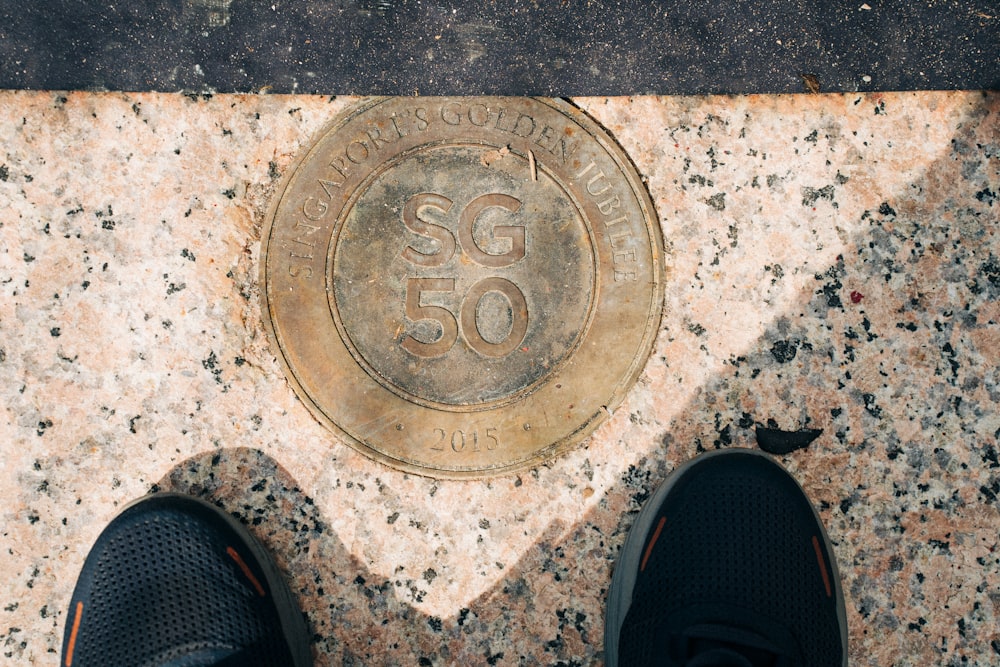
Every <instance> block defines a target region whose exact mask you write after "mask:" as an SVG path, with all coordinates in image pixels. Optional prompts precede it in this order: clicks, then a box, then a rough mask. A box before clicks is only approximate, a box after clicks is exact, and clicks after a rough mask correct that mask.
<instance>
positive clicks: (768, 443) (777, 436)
mask: <svg viewBox="0 0 1000 667" xmlns="http://www.w3.org/2000/svg"><path fill="white" fill-rule="evenodd" d="M822 432H823V429H819V428H804V429H802V430H799V431H782V430H781V429H777V428H765V427H763V426H758V427H757V444H758V445H760V448H761V449H763V450H764V451H765V452H768V453H769V454H779V455H780V454H788V453H789V452H794V451H795V450H796V449H803V448H805V447H808V446H809V445H810V444H811V443H812V441H813V440H815V439H816V438H818V437H819V434H820V433H822Z"/></svg>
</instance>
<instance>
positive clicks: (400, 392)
mask: <svg viewBox="0 0 1000 667" xmlns="http://www.w3.org/2000/svg"><path fill="white" fill-rule="evenodd" d="M451 146H475V147H482V148H488V149H489V148H491V149H494V150H499V149H500V148H503V147H502V146H496V145H493V144H488V143H484V142H478V143H473V142H455V141H444V142H429V143H426V144H421V145H420V146H418V147H416V148H414V149H411V150H408V151H405V152H402V153H397V154H395V155H394V156H392V157H391V158H389V159H388V160H385V161H383V162H381V163H380V164H379V166H378V167H376V168H375V169H372V170H371V173H369V174H368V176H367V177H366V178H365V179H364V181H363V182H362V183H361V184H360V185H359V186H358V187H357V188H355V190H354V191H353V192H352V193H351V196H350V198H349V199H348V200H347V201H346V202H345V203H344V206H343V208H342V209H341V210H340V214H339V215H338V218H337V221H336V222H335V223H334V230H333V234H332V238H331V242H330V249H329V253H328V255H329V259H328V260H327V266H326V281H327V284H329V283H330V282H331V281H332V277H333V274H334V272H335V266H334V256H335V255H336V252H337V245H338V240H339V236H340V233H341V231H342V230H343V226H344V222H345V220H346V218H347V217H348V216H350V215H351V212H352V209H353V208H354V205H355V204H356V203H357V201H358V200H359V199H360V198H361V197H362V196H363V195H364V192H365V189H366V188H367V187H368V186H370V185H371V184H372V183H373V182H374V181H375V180H376V179H378V178H379V177H380V176H382V175H383V174H385V173H386V172H387V171H388V170H390V169H392V168H393V167H394V166H396V165H397V164H399V163H401V162H402V161H404V160H406V159H407V158H409V157H412V156H413V155H415V154H417V153H419V152H423V151H431V150H438V149H442V148H449V147H451ZM521 157H523V158H524V159H525V160H527V159H528V158H527V156H521ZM538 169H539V170H542V169H544V170H545V172H546V173H547V174H548V176H549V178H551V179H552V181H553V182H554V183H555V184H556V185H557V186H558V187H559V189H560V190H561V191H562V193H563V194H564V195H565V197H566V199H568V200H569V201H570V202H572V204H573V207H574V209H575V210H576V213H577V215H578V216H579V218H580V221H581V223H582V225H583V227H584V229H585V230H586V233H587V237H588V239H589V241H590V248H589V249H590V256H591V260H592V262H593V264H594V278H593V280H592V283H593V284H592V286H591V287H592V292H593V294H592V295H591V298H590V300H589V301H588V303H587V315H586V318H585V320H584V323H583V326H582V327H581V329H580V332H579V333H578V334H577V336H576V339H575V340H574V341H573V344H572V346H571V347H570V348H569V349H568V350H566V352H565V353H564V354H563V355H562V358H561V359H559V361H558V362H557V363H556V364H555V365H554V366H553V367H552V368H550V369H549V370H548V371H547V372H546V373H545V374H543V375H541V376H539V377H538V378H537V379H536V380H534V381H533V382H532V383H531V384H529V385H528V386H526V387H522V388H521V389H518V390H517V391H514V392H511V393H510V394H509V395H508V396H504V397H502V398H497V399H494V400H491V401H485V402H481V403H475V404H472V405H450V404H448V403H440V402H437V401H434V400H431V399H427V398H423V397H421V396H417V395H415V394H412V393H410V392H408V391H406V389H404V388H402V387H399V386H397V385H396V384H395V383H393V382H392V381H391V380H390V379H389V378H385V377H383V376H382V374H381V373H379V372H378V370H376V369H375V368H373V367H372V365H371V364H370V363H369V362H368V360H367V359H365V358H364V355H363V354H361V351H360V350H358V349H357V345H356V344H355V343H354V341H353V340H352V338H351V335H350V332H348V331H347V328H346V327H345V326H344V323H343V321H342V320H341V317H340V313H339V312H338V311H337V309H336V308H335V307H334V304H335V297H334V294H333V292H332V290H330V291H329V293H328V298H329V302H330V314H331V316H332V318H333V321H334V323H335V324H336V326H337V330H338V331H339V332H340V337H341V339H342V340H343V342H344V344H345V345H346V346H347V349H348V350H350V352H351V356H352V357H354V360H355V361H356V362H357V363H358V364H359V365H360V366H361V367H362V368H364V369H365V371H366V372H367V373H368V375H369V376H370V377H371V378H372V379H373V380H375V381H376V382H378V383H379V384H380V385H382V386H383V387H385V388H386V389H387V390H389V391H391V392H392V393H394V394H396V395H397V396H399V397H400V398H403V399H405V400H408V401H411V402H413V403H415V404H417V405H420V406H423V407H425V408H432V409H435V410H445V411H448V412H465V413H468V412H480V411H484V410H493V409H496V408H502V407H504V406H506V405H511V404H513V403H516V402H517V401H519V400H521V399H522V398H523V397H524V396H526V395H528V394H530V393H531V392H533V391H535V390H536V389H537V388H538V387H540V386H542V385H543V384H545V383H546V382H547V381H548V378H549V377H551V376H553V375H555V374H556V373H557V371H558V370H559V368H560V367H562V366H563V365H564V364H565V363H566V362H567V361H568V360H569V359H570V358H572V356H573V355H574V354H575V353H576V351H577V350H578V349H579V348H580V345H581V343H582V342H583V340H584V339H585V338H586V336H587V331H588V330H589V329H590V324H591V322H592V321H593V319H594V306H595V302H596V292H597V286H598V274H599V271H598V267H597V264H598V262H597V258H596V256H595V255H596V252H595V246H596V240H595V238H594V230H593V229H591V227H590V224H589V221H588V220H587V218H586V216H585V215H584V214H583V211H582V208H581V206H580V203H579V202H578V201H577V198H576V197H575V196H574V194H573V192H572V191H571V190H570V189H569V188H567V187H566V184H565V183H563V182H562V179H561V178H559V176H558V175H557V174H556V173H554V172H553V171H552V170H551V169H549V168H547V167H545V166H544V165H538Z"/></svg>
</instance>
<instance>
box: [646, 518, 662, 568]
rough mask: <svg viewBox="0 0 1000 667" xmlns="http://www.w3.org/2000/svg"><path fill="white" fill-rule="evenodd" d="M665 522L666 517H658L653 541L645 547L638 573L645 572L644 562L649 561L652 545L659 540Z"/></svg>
mask: <svg viewBox="0 0 1000 667" xmlns="http://www.w3.org/2000/svg"><path fill="white" fill-rule="evenodd" d="M666 522H667V517H665V516H664V517H660V523H658V524H656V530H655V531H653V539H651V540H650V541H649V546H647V547H646V553H645V554H643V556H642V565H640V566H639V571H640V572H644V571H645V570H646V562H647V561H648V560H649V555H650V554H651V553H653V545H654V544H656V540H658V539H660V533H661V532H663V524H665V523H666Z"/></svg>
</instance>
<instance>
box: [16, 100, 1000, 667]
mask: <svg viewBox="0 0 1000 667" xmlns="http://www.w3.org/2000/svg"><path fill="white" fill-rule="evenodd" d="M352 101H353V100H349V99H343V98H337V99H329V98H319V97H268V96H249V97H241V96H215V97H212V98H204V97H195V98H192V97H184V96H180V95H156V94H141V95H128V94H121V93H107V94H94V93H69V94H59V93H29V92H7V93H0V404H2V405H3V412H2V413H0V415H2V416H0V451H2V453H3V472H2V473H0V474H2V477H0V479H2V484H0V547H2V548H0V572H3V573H4V575H5V576H4V581H3V584H2V586H3V588H2V589H0V654H2V655H3V657H4V660H5V664H12V665H29V664H53V663H54V662H55V661H56V659H57V658H56V655H57V654H58V650H59V646H60V643H61V636H62V625H63V622H64V618H65V613H66V605H67V600H68V598H69V595H70V592H71V590H72V587H73V584H74V581H75V578H76V575H77V572H78V570H79V568H80V565H81V563H82V561H83V558H84V557H85V555H86V552H87V550H88V549H89V547H90V544H91V543H92V542H93V540H94V539H95V538H96V536H97V534H98V533H99V532H100V530H101V529H102V527H103V526H104V525H105V523H106V522H107V521H108V520H109V519H110V518H111V517H112V516H113V515H114V514H115V513H116V512H117V510H118V508H119V507H120V506H121V505H123V504H124V503H126V502H128V501H129V500H131V499H133V498H135V497H136V496H139V495H141V494H143V493H146V492H148V491H150V490H151V489H154V488H160V489H175V490H183V491H188V492H191V493H195V494H197V495H201V496H204V497H208V498H210V499H213V500H215V501H216V502H218V503H220V504H221V505H222V506H224V507H225V508H227V509H228V510H230V511H232V512H234V513H236V514H238V515H240V516H241V517H243V518H244V519H245V520H247V521H248V522H249V523H250V524H251V526H252V529H253V530H254V531H255V532H256V534H257V535H258V536H259V537H260V538H261V539H262V540H263V541H264V542H265V543H266V544H268V545H269V546H270V547H271V548H272V549H273V550H274V551H275V553H276V556H277V559H278V561H279V563H280V564H281V566H282V567H284V568H285V569H286V570H287V571H288V572H290V574H291V577H292V586H293V589H294V590H296V591H297V592H298V593H299V595H300V599H301V603H302V606H303V608H304V609H305V611H306V612H307V613H308V615H309V619H310V622H311V624H312V627H313V631H314V633H315V634H314V639H315V652H316V655H317V661H318V664H321V665H326V664H333V665H337V664H359V665H360V664H400V665H410V664H424V665H449V664H503V665H506V664H515V665H516V664H545V665H550V664H562V665H595V664H600V663H601V661H602V642H603V640H602V633H603V599H604V596H605V593H606V588H607V585H608V582H609V580H610V574H611V569H612V565H613V563H614V560H615V556H616V553H617V551H618V549H619V548H620V546H621V544H622V542H623V540H624V536H625V533H626V531H627V530H628V527H629V525H630V524H631V521H632V519H633V517H634V516H635V512H636V511H637V510H638V508H639V506H640V505H641V503H642V501H643V500H644V499H645V498H646V497H647V496H648V495H649V493H650V492H651V490H652V489H653V488H654V487H655V486H656V485H657V484H658V483H659V482H660V481H662V480H663V479H664V478H665V477H666V475H667V474H668V473H669V472H670V470H672V469H673V468H675V467H676V466H677V465H678V464H679V463H680V462H682V461H684V460H686V459H688V458H689V457H691V456H693V455H694V454H695V453H696V452H698V451H700V450H703V449H712V448H715V447H730V446H735V447H752V446H755V442H754V426H755V425H757V424H763V425H767V424H773V425H776V426H779V427H781V428H784V429H798V428H804V427H809V428H819V429H822V430H823V432H822V435H821V436H820V437H819V438H818V439H817V440H816V441H815V442H814V443H813V444H812V445H811V446H810V447H809V448H808V449H805V450H801V451H798V452H794V453H792V454H790V455H788V456H786V457H784V458H783V462H784V463H785V465H786V466H787V467H788V468H789V469H790V470H791V471H792V473H793V474H794V475H795V476H796V477H797V478H798V479H799V480H800V481H801V482H802V484H803V485H804V487H805V488H806V490H807V492H808V493H809V494H810V496H811V497H812V498H813V500H814V501H815V502H816V503H817V504H818V506H819V507H820V512H821V515H822V516H823V518H824V520H825V521H826V523H827V526H828V529H829V532H830V536H831V539H832V541H833V543H834V545H835V548H836V552H837V556H838V558H839V561H840V567H841V574H842V578H843V581H844V588H845V591H846V593H847V596H848V620H849V623H850V635H851V639H850V646H851V663H852V664H855V665H873V666H874V665H879V666H886V665H899V666H903V665H965V664H969V665H987V664H998V662H1000V622H998V618H1000V553H998V551H997V549H998V542H1000V534H998V533H1000V512H998V499H997V496H998V495H1000V460H998V445H997V438H998V433H1000V409H998V407H997V404H998V401H1000V369H998V361H1000V326H998V321H1000V300H998V297H1000V238H998V236H997V230H998V218H1000V96H998V95H996V94H989V95H987V94H983V93H962V92H950V93H912V94H911V93H907V94H878V95H875V94H872V95H861V94H847V95H811V96H793V97H763V96H757V97H754V96H751V97H737V98H724V97H717V98H713V97H708V98H652V97H638V98H631V99H625V98H615V99H578V100H575V101H576V102H577V103H578V104H579V105H580V106H581V107H582V108H583V109H584V110H586V111H587V112H588V113H590V114H591V115H592V116H593V117H594V118H595V119H597V120H598V121H599V122H600V123H602V124H603V125H604V126H605V127H606V128H607V129H608V130H609V131H610V132H611V133H612V134H613V135H614V136H615V137H616V139H617V140H618V141H619V142H620V143H621V144H622V146H623V147H624V148H625V150H626V151H627V152H628V153H629V154H630V155H631V157H632V158H633V160H634V161H635V163H636V165H637V167H638V169H639V172H640V173H641V174H642V175H643V176H644V178H645V179H646V180H647V184H648V187H649V190H650V194H651V196H652V199H653V201H654V203H655V204H656V207H657V209H658V211H659V215H660V220H661V224H662V228H663V233H664V239H665V244H666V248H667V270H668V280H667V286H666V301H665V315H664V319H663V326H662V330H661V332H660V336H659V338H658V340H657V343H656V346H655V348H654V351H653V354H652V356H651V358H650V360H649V363H648V365H647V367H646V369H645V372H644V373H643V375H642V377H641V378H640V381H639V383H638V384H637V385H636V386H635V387H634V388H633V390H632V391H631V393H630V394H629V396H628V398H627V399H626V401H625V403H624V404H623V405H622V407H621V408H620V409H619V410H618V411H617V412H616V413H615V415H614V417H613V418H612V419H611V420H610V421H609V422H607V423H606V424H605V425H604V426H602V427H601V428H600V429H599V430H598V432H597V433H596V434H595V436H594V437H592V438H591V439H590V440H588V441H587V442H585V443H584V444H583V445H582V446H580V447H578V448H577V449H575V450H574V451H572V452H571V453H569V454H568V455H566V456H564V457H562V458H560V459H557V460H555V461H553V462H551V464H549V465H547V466H544V467H542V468H539V469H537V470H535V471H532V472H530V473H525V474H521V475H520V476H516V477H499V478H495V479H493V480H490V481H479V482H443V481H434V480H431V479H425V478H420V477H415V476H412V475H404V474H402V473H398V472H395V471H393V470H390V469H388V468H385V467H383V466H381V465H380V464H377V463H373V462H371V461H369V460H367V459H365V458H364V457H362V456H360V455H358V454H356V453H354V452H353V450H351V449H350V448H348V447H346V446H345V445H343V444H341V443H340V442H338V441H337V439H336V437H334V436H332V435H331V434H329V433H328V432H327V431H325V430H324V429H323V428H322V427H321V426H319V425H318V424H317V423H316V422H315V421H314V420H313V419H312V418H311V417H310V415H309V413H308V412H307V411H306V409H305V408H304V407H303V406H302V405H301V404H300V403H299V402H298V401H297V399H296V398H295V396H294V394H293V392H292V390H291V389H290V388H289V386H288V384H287V383H286V381H285V379H284V377H283V376H282V374H281V372H280V369H279V367H278V365H277V363H276V361H275V359H274V356H273V352H272V350H271V349H270V348H269V344H268V342H267V338H266V336H265V335H264V330H263V328H262V324H261V319H260V311H259V307H258V284H257V276H258V262H259V250H260V244H259V240H260V227H261V224H262V221H263V215H264V210H265V209H266V206H267V203H268V197H269V194H270V193H271V192H272V190H273V188H274V187H275V185H276V183H277V182H278V180H279V179H280V178H281V176H282V174H283V173H284V172H285V170H286V169H287V168H288V167H289V165H290V163H291V162H292V160H293V159H294V158H295V156H296V155H297V153H298V152H299V151H300V150H302V149H303V147H304V146H305V145H307V144H308V142H309V141H310V139H311V137H312V136H313V135H314V134H315V133H316V132H317V131H318V130H319V129H320V128H321V127H322V126H323V125H324V124H325V123H326V122H328V121H329V120H330V119H331V117H332V116H333V115H334V114H336V113H337V112H338V111H339V110H341V109H343V108H345V106H346V105H348V104H350V103H351V102H352Z"/></svg>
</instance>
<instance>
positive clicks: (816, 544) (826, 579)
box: [813, 535, 833, 598]
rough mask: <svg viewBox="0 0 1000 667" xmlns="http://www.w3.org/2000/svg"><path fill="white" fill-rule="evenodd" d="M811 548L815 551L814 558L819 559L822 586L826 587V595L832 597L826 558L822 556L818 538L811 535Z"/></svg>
mask: <svg viewBox="0 0 1000 667" xmlns="http://www.w3.org/2000/svg"><path fill="white" fill-rule="evenodd" d="M813 550H815V551H816V560H817V561H819V571H820V574H822V575H823V586H824V587H825V588H826V597H828V598H830V597H833V588H831V586H830V573H829V572H827V569H826V559H825V558H823V549H822V548H821V547H820V546H819V538H818V537H816V536H815V535H813Z"/></svg>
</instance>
